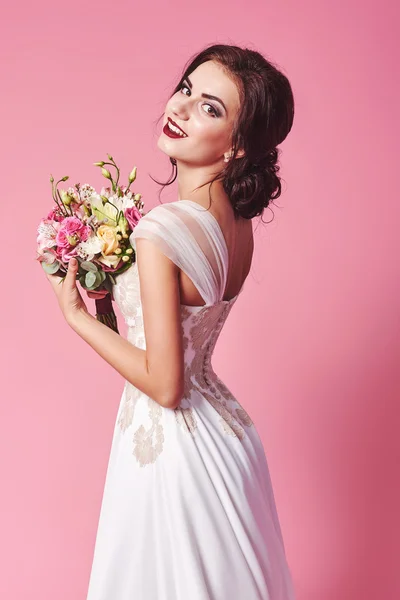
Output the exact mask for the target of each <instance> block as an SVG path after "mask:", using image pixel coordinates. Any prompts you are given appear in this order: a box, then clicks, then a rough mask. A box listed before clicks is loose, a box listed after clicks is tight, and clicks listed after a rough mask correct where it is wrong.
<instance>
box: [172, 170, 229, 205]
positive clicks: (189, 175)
mask: <svg viewBox="0 0 400 600" xmlns="http://www.w3.org/2000/svg"><path fill="white" fill-rule="evenodd" d="M176 166H177V169H178V174H177V182H178V199H179V200H194V199H195V198H196V196H198V195H200V196H204V194H205V193H207V194H208V190H209V188H210V185H211V184H210V183H207V182H209V181H211V180H212V179H214V177H215V176H216V175H217V174H218V173H219V172H220V168H218V167H217V166H216V165H211V166H210V165H207V166H199V167H196V166H193V165H188V164H186V163H184V162H182V161H177V162H176ZM204 184H205V185H204ZM199 186H203V187H199ZM197 187H198V188H199V189H197V190H196V188H197ZM221 190H222V180H221V179H219V180H216V181H214V182H213V184H212V189H211V191H212V194H214V192H216V193H218V192H219V191H221Z"/></svg>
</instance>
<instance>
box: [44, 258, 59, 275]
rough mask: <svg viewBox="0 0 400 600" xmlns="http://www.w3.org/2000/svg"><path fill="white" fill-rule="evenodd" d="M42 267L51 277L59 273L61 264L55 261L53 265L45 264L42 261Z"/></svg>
mask: <svg viewBox="0 0 400 600" xmlns="http://www.w3.org/2000/svg"><path fill="white" fill-rule="evenodd" d="M41 264H42V267H43V270H44V271H46V273H48V274H49V275H54V273H57V271H58V269H59V268H60V263H59V262H58V260H55V261H54V262H53V263H51V264H50V263H45V262H44V261H42V263H41Z"/></svg>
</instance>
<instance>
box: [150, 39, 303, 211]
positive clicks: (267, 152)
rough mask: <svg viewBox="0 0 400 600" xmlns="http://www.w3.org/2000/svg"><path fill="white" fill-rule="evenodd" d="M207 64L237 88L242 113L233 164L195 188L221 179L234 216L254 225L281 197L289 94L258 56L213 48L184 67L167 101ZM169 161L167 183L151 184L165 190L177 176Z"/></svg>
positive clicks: (275, 70) (290, 112)
mask: <svg viewBox="0 0 400 600" xmlns="http://www.w3.org/2000/svg"><path fill="white" fill-rule="evenodd" d="M209 60H212V61H215V62H216V63H218V64H219V65H220V66H221V67H222V68H223V70H224V71H225V73H226V74H227V75H228V76H229V77H230V78H231V79H232V80H233V81H234V82H235V83H236V86H237V89H238V92H239V99H240V108H239V111H238V115H237V117H236V120H235V123H234V125H233V129H232V135H231V147H232V157H231V159H230V160H229V162H228V163H227V164H226V166H224V167H223V168H222V169H221V171H220V172H219V173H218V174H217V175H216V176H215V177H214V178H213V179H212V180H210V181H208V182H206V183H204V184H202V185H201V186H199V187H202V186H203V185H207V184H208V183H212V182H214V181H216V180H218V179H221V180H222V183H223V188H224V191H225V192H226V194H227V196H228V197H229V200H230V202H231V204H232V207H233V209H234V212H235V215H236V216H239V215H240V216H242V217H244V218H246V219H252V218H253V217H255V216H258V215H261V214H262V213H263V211H264V209H265V208H267V207H268V205H269V203H270V202H271V201H272V200H275V199H276V198H278V197H279V196H280V195H281V191H282V186H281V178H280V176H279V169H280V166H279V164H278V159H279V156H280V149H279V148H277V146H278V145H279V144H280V143H282V142H283V141H284V140H285V138H286V137H287V135H288V133H289V132H290V130H291V129H292V126H293V120H294V97H293V92H292V88H291V85H290V83H289V80H288V78H287V77H286V76H285V75H284V74H283V73H282V72H281V71H280V70H279V69H278V67H277V66H275V65H274V64H273V63H272V62H271V61H269V60H267V59H266V58H265V57H264V56H263V55H262V54H260V53H259V52H257V51H255V50H251V49H249V48H240V47H239V46H231V45H226V44H213V45H210V46H207V47H205V48H204V49H203V50H202V51H200V52H199V53H198V54H196V55H195V56H194V57H192V58H191V59H190V60H189V61H188V63H187V64H186V66H185V67H184V70H183V74H182V76H181V77H180V79H179V83H178V84H177V86H176V87H175V89H174V91H173V92H172V94H171V97H172V96H173V95H174V94H175V93H176V92H177V91H179V90H180V88H181V86H182V83H183V81H184V80H185V79H186V78H187V77H188V76H189V75H190V74H191V73H192V72H193V71H194V70H195V69H196V68H197V67H198V66H199V65H201V64H202V63H204V62H207V61H209ZM162 117H163V115H161V116H160V117H159V119H158V121H159V120H160V119H161V118H162ZM240 150H242V151H243V153H240V152H239V151H240ZM170 161H171V163H172V166H173V167H172V168H173V172H172V175H171V177H170V179H169V180H168V181H167V182H166V183H162V182H160V181H157V180H155V179H153V178H152V179H153V181H155V182H156V183H158V184H160V185H161V186H163V188H164V187H165V186H166V185H170V184H171V183H173V181H175V179H176V176H177V163H176V160H175V159H174V158H172V157H170ZM196 189H198V188H196Z"/></svg>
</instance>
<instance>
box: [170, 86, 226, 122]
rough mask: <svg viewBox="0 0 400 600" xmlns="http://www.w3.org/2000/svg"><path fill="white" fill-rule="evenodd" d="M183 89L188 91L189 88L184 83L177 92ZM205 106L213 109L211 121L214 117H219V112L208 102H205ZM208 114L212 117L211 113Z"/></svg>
mask: <svg viewBox="0 0 400 600" xmlns="http://www.w3.org/2000/svg"><path fill="white" fill-rule="evenodd" d="M183 88H187V89H188V90H189V91H190V87H189V86H188V85H186V84H185V83H182V84H181V87H180V88H179V91H182V89H183ZM205 104H206V105H207V106H211V108H212V109H213V111H214V116H213V119H215V117H219V116H220V112H219V111H218V110H217V109H216V108H215V106H213V105H212V104H210V103H209V102H205ZM208 114H209V115H212V113H208Z"/></svg>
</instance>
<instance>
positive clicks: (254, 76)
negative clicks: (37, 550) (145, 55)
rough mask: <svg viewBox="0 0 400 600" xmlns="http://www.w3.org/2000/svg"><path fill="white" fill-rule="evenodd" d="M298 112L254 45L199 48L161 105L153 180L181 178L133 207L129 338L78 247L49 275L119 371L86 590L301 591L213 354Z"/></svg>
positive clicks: (189, 596)
mask: <svg viewBox="0 0 400 600" xmlns="http://www.w3.org/2000/svg"><path fill="white" fill-rule="evenodd" d="M293 117H294V99H293V94H292V89H291V86H290V84H289V81H288V79H287V78H286V76H285V75H284V74H283V73H282V72H281V71H279V69H277V67H276V66H274V65H273V64H271V62H269V61H268V60H267V59H266V58H265V57H264V56H262V54H260V53H259V52H256V51H253V50H250V49H246V48H240V47H238V46H230V45H223V44H217V45H211V46H208V47H206V48H204V49H203V50H201V51H200V52H199V53H198V54H197V55H196V56H194V57H193V58H192V59H191V60H190V61H189V63H188V64H187V66H186V67H185V68H184V72H183V74H182V76H181V77H180V78H179V83H178V84H177V86H176V87H175V89H174V90H173V92H172V94H171V96H170V98H169V100H168V102H167V104H166V106H165V111H164V113H163V115H162V118H163V123H162V131H161V132H160V136H159V139H158V148H159V149H160V150H161V151H162V152H163V153H164V154H166V155H167V156H168V157H169V159H170V161H171V163H172V167H173V173H172V176H171V178H170V180H169V181H168V182H167V183H165V184H162V185H164V186H165V185H170V184H171V183H173V182H174V181H175V180H176V182H177V188H178V198H177V200H176V201H174V202H170V203H166V204H159V205H156V206H155V207H154V208H152V209H151V210H150V211H149V212H148V213H147V214H146V215H144V216H143V217H142V219H141V220H140V221H139V223H138V225H137V226H136V227H135V228H134V230H133V232H132V234H131V236H130V242H131V244H132V247H133V248H134V250H135V252H136V262H135V263H134V265H133V266H132V267H131V268H130V269H128V270H126V271H125V272H124V273H121V274H120V275H118V276H117V277H116V283H115V285H114V287H113V297H114V299H115V301H116V303H117V305H118V307H119V309H120V311H121V314H122V315H123V317H124V319H125V321H126V324H127V326H128V334H127V338H123V337H121V336H120V335H118V334H117V333H116V332H115V331H113V330H111V329H110V328H108V327H107V326H105V325H104V324H103V323H100V322H99V321H97V320H96V319H95V318H94V317H93V316H92V315H91V314H90V313H89V311H88V310H87V307H86V305H85V303H84V301H83V298H82V296H81V295H80V293H79V291H78V289H77V285H76V272H77V263H76V260H73V259H71V260H70V262H69V268H68V273H67V276H66V278H65V280H64V281H63V282H62V284H60V285H59V281H60V278H59V277H57V276H55V275H48V274H47V275H46V276H47V278H48V280H49V281H50V283H51V285H52V287H53V290H54V292H55V294H56V297H57V300H58V302H59V306H60V308H61V310H62V312H63V315H64V316H65V319H66V321H67V323H68V324H69V326H70V327H71V328H72V329H73V330H74V331H75V332H76V333H77V334H78V335H79V336H80V337H81V338H82V339H84V340H85V341H86V342H87V343H88V344H89V345H90V346H91V347H92V348H93V350H94V351H95V352H97V353H98V354H99V355H100V356H101V357H102V358H103V359H104V360H105V361H107V363H108V364H110V365H111V366H112V367H114V368H115V369H116V370H117V371H118V372H119V373H120V374H121V376H122V377H123V380H124V388H123V392H122V396H121V400H120V404H119V408H118V413H117V416H116V422H115V428H114V434H113V439H112V447H111V453H110V458H109V463H108V469H107V476H106V482H105V486H104V494H103V501H102V506H101V512H100V517H99V524H98V530H97V536H96V544H95V550H94V557H93V564H92V570H91V574H90V581H89V589H88V595H87V600H132V599H133V598H134V599H135V600H294V590H293V583H292V579H291V574H290V569H289V566H288V563H287V560H286V555H285V548H284V541H283V537H282V532H281V528H280V524H279V519H278V513H277V508H276V505H275V499H274V494H273V488H272V482H271V478H270V474H269V469H268V464H267V459H266V456H265V452H264V448H263V445H262V442H261V439H260V437H259V435H258V432H257V429H256V426H255V424H254V422H253V421H252V419H251V416H250V415H249V414H248V412H247V411H246V408H245V407H246V405H247V404H248V399H247V398H245V397H243V398H240V399H238V398H236V397H235V396H234V395H233V394H232V392H231V391H230V390H229V388H228V387H227V385H226V383H224V382H223V381H222V380H221V379H220V377H219V376H218V374H217V373H216V372H215V371H214V369H213V367H212V364H211V358H212V354H213V351H214V348H215V345H216V342H217V339H218V336H219V335H220V333H221V330H222V329H223V326H224V324H225V322H226V319H227V317H228V315H229V313H230V311H231V310H232V309H233V306H234V304H235V303H236V300H237V299H238V297H239V296H240V294H241V292H242V290H243V287H244V283H245V280H246V278H247V275H248V273H249V271H250V268H251V263H252V257H253V249H254V242H253V228H252V224H253V223H252V220H253V219H254V217H256V216H260V215H262V214H263V211H264V209H265V208H267V207H268V205H269V204H270V202H271V201H272V200H273V199H275V198H277V197H278V196H279V195H280V193H281V184H280V179H279V176H278V171H279V166H278V154H279V151H278V148H277V146H278V145H279V144H280V143H281V142H282V141H283V140H284V139H285V138H286V136H287V135H288V133H289V132H290V130H291V127H292V124H293ZM157 183H160V182H157ZM242 302H243V303H242V307H241V308H239V309H238V310H242V311H243V315H244V316H245V318H248V312H247V311H246V306H245V304H244V298H243V300H242ZM249 350H250V349H249ZM249 377H250V375H249ZM249 390H250V380H249ZM249 393H250V391H249Z"/></svg>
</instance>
